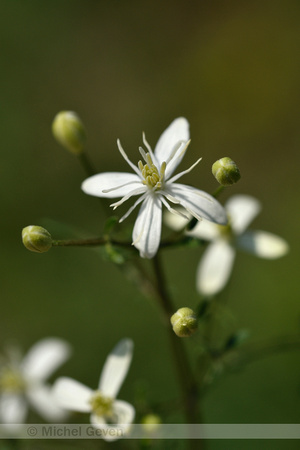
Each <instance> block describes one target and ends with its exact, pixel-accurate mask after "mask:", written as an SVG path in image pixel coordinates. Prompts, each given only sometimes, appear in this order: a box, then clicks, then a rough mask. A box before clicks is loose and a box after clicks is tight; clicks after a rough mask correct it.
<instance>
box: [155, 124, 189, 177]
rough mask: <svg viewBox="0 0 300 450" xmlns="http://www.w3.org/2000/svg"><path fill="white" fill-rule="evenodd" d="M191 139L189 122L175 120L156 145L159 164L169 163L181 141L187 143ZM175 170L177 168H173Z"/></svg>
mask: <svg viewBox="0 0 300 450" xmlns="http://www.w3.org/2000/svg"><path fill="white" fill-rule="evenodd" d="M189 138H190V132H189V123H188V121H187V120H186V119H185V118H184V117H179V118H178V119H175V120H174V121H173V122H172V123H171V125H169V127H168V128H167V129H166V130H165V131H164V132H163V134H162V135H161V136H160V138H159V140H158V142H157V144H156V147H155V150H154V153H155V157H156V159H157V160H158V162H159V164H161V163H163V162H164V161H167V160H168V159H169V158H170V156H171V155H172V152H173V151H174V148H175V147H176V145H178V143H179V142H180V141H184V142H187V141H188V140H189ZM181 159H182V158H181ZM179 162H180V160H179V161H178V164H179ZM178 164H177V165H178ZM173 170H175V167H174V168H173ZM168 175H169V176H170V175H171V173H169V174H168Z"/></svg>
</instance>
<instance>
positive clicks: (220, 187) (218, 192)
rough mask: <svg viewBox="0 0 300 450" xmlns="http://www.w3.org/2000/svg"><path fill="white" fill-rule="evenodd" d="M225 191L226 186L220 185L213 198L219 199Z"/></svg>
mask: <svg viewBox="0 0 300 450" xmlns="http://www.w3.org/2000/svg"><path fill="white" fill-rule="evenodd" d="M224 189H225V186H222V185H220V186H219V187H218V188H217V189H216V190H215V192H214V193H213V194H212V196H213V197H215V198H217V197H219V195H220V194H221V192H223V191H224Z"/></svg>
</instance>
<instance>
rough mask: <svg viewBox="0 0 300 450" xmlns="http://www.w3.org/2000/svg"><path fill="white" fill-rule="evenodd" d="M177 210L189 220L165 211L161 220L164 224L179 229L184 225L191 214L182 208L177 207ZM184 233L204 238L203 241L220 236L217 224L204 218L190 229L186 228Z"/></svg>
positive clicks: (190, 217)
mask: <svg viewBox="0 0 300 450" xmlns="http://www.w3.org/2000/svg"><path fill="white" fill-rule="evenodd" d="M177 211H179V212H181V213H183V214H185V215H187V216H188V217H189V220H187V219H185V218H184V217H183V216H180V215H177V214H173V213H171V212H169V211H167V212H166V213H165V214H164V216H163V221H164V224H165V225H167V226H168V227H169V228H171V229H172V230H175V231H181V230H182V229H183V228H184V227H186V225H187V224H188V223H189V221H190V220H191V219H192V217H193V216H192V215H191V214H189V213H187V212H186V210H185V209H184V208H178V209H177ZM185 233H186V234H187V235H189V236H194V237H196V238H199V239H204V240H205V241H213V240H214V239H217V238H218V237H219V236H220V232H219V226H218V225H216V224H215V223H212V222H209V221H208V220H205V219H203V220H200V221H199V222H197V224H196V225H195V227H194V228H193V229H192V230H191V231H188V230H186V231H185Z"/></svg>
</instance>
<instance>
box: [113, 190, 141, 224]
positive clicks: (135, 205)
mask: <svg viewBox="0 0 300 450" xmlns="http://www.w3.org/2000/svg"><path fill="white" fill-rule="evenodd" d="M146 195H147V194H146V193H145V194H144V195H142V196H141V197H140V198H138V199H137V201H136V202H135V203H134V205H133V206H131V207H130V208H129V210H128V211H127V213H126V214H124V216H123V217H121V219H120V220H119V223H122V222H123V220H125V219H127V217H128V216H129V215H130V214H131V213H132V211H133V210H134V209H135V208H136V207H137V206H138V205H139V204H140V203H141V202H142V201H144V199H145V197H146Z"/></svg>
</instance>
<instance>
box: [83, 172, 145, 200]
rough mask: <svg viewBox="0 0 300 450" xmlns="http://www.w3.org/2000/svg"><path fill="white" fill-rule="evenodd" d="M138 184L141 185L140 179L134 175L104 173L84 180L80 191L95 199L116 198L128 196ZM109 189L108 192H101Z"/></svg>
mask: <svg viewBox="0 0 300 450" xmlns="http://www.w3.org/2000/svg"><path fill="white" fill-rule="evenodd" d="M127 183H129V184H127ZM139 184H142V183H141V179H140V178H139V177H138V175H136V174H134V173H126V172H105V173H98V174H97V175H93V176H92V177H89V178H87V179H86V180H84V182H83V183H82V185H81V189H82V190H83V192H85V193H86V194H89V195H94V196H95V197H104V198H116V197H123V196H124V195H128V194H129V193H130V192H131V191H133V190H134V189H136V188H137V187H138V185H139ZM115 188H117V189H115ZM110 189H111V191H110V192H103V191H105V190H108V191H109V190H110Z"/></svg>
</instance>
